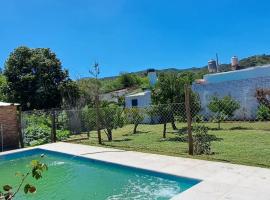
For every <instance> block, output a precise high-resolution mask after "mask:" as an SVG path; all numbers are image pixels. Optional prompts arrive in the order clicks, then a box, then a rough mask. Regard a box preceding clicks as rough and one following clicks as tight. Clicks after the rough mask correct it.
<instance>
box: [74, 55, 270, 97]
mask: <svg viewBox="0 0 270 200" xmlns="http://www.w3.org/2000/svg"><path fill="white" fill-rule="evenodd" d="M266 64H270V55H266V54H262V55H255V56H250V57H247V58H244V59H241V60H239V65H240V68H241V69H244V68H249V67H255V66H261V65H266ZM230 70H231V65H230V64H220V65H219V71H220V72H226V71H230ZM146 72H147V70H146V69H145V70H142V71H137V72H131V73H128V75H129V79H130V80H132V82H134V83H133V86H130V87H129V88H131V89H136V88H147V84H148V79H147V77H146V74H147V73H146ZM169 72H170V73H183V72H192V73H194V74H195V75H194V78H195V79H199V78H202V77H203V75H204V74H207V73H208V70H207V66H203V67H192V68H186V69H178V68H166V69H162V70H157V73H158V74H159V73H169ZM119 78H120V75H119V76H111V77H104V78H101V90H102V92H103V93H106V92H112V91H115V90H119V89H124V88H127V87H126V86H124V85H126V84H123V83H122V82H121V80H120V79H119ZM81 80H82V79H81ZM130 80H129V81H130ZM84 81H90V82H91V78H84ZM122 81H123V80H122ZM78 82H80V80H78ZM90 82H89V83H90Z"/></svg>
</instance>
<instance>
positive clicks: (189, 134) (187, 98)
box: [185, 84, 193, 155]
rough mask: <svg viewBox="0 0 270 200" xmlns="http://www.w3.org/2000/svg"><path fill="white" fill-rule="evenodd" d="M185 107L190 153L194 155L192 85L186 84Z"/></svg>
mask: <svg viewBox="0 0 270 200" xmlns="http://www.w3.org/2000/svg"><path fill="white" fill-rule="evenodd" d="M185 107H186V116H187V131H188V153H189V155H193V137H192V130H191V129H192V128H191V120H192V119H191V113H190V86H189V85H187V84H185Z"/></svg>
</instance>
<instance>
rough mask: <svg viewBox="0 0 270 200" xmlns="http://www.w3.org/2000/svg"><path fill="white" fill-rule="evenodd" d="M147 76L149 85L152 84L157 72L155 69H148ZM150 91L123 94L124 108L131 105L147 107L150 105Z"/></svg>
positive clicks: (154, 81) (155, 80) (154, 82)
mask: <svg viewBox="0 0 270 200" xmlns="http://www.w3.org/2000/svg"><path fill="white" fill-rule="evenodd" d="M147 76H148V79H149V83H150V86H154V85H155V84H156V82H157V73H156V70H155V69H148V70H147ZM151 103H152V100H151V91H150V90H145V91H142V92H137V93H133V94H129V95H126V96H125V106H126V108H131V107H147V106H149V105H151Z"/></svg>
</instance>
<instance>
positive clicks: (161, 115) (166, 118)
mask: <svg viewBox="0 0 270 200" xmlns="http://www.w3.org/2000/svg"><path fill="white" fill-rule="evenodd" d="M147 114H148V115H149V116H150V117H151V120H152V121H153V122H155V121H156V120H157V121H158V123H160V124H163V125H164V126H163V138H166V128H167V123H169V122H173V121H174V117H173V105H169V104H167V105H162V104H159V105H153V106H151V107H150V108H149V109H147Z"/></svg>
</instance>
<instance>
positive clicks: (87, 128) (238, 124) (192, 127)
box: [21, 90, 270, 154]
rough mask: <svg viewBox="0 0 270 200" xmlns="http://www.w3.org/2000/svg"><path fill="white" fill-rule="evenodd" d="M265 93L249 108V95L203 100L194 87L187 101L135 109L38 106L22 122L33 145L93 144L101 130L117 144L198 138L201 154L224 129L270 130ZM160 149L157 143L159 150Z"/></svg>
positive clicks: (143, 145) (208, 150) (207, 151)
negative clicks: (50, 108)
mask: <svg viewBox="0 0 270 200" xmlns="http://www.w3.org/2000/svg"><path fill="white" fill-rule="evenodd" d="M263 92H264V93H263ZM263 92H262V91H260V90H257V93H255V94H254V95H255V96H254V97H252V98H255V99H256V101H257V104H256V106H254V105H253V106H252V107H251V106H249V107H247V103H246V102H247V101H248V99H247V97H246V99H245V100H242V99H240V100H239V99H237V98H233V97H232V96H230V95H225V96H218V95H212V96H208V97H207V98H204V99H203V100H202V97H201V96H200V95H197V94H195V93H192V92H191V93H190V94H188V95H189V97H188V99H187V96H186V99H185V102H182V103H174V104H160V105H149V106H146V107H129V108H124V107H119V106H117V105H115V104H108V105H107V106H106V107H101V108H99V109H98V114H97V109H96V108H92V107H87V106H86V107H84V108H82V109H79V110H47V111H45V110H43V111H40V110H33V111H27V112H23V113H22V117H21V127H22V133H23V136H24V142H25V144H26V145H28V146H32V145H38V144H44V143H48V142H52V141H69V140H70V141H86V142H84V143H88V142H87V141H89V144H93V143H94V141H95V142H96V141H97V130H98V129H99V130H100V131H101V133H102V141H103V142H114V143H113V144H114V147H121V148H122V147H123V148H132V147H134V146H136V148H140V149H148V148H150V147H149V146H151V144H149V143H151V141H152V138H150V136H151V137H155V141H166V142H184V143H188V141H192V145H193V146H194V147H193V146H192V147H190V148H194V152H195V153H196V154H201V153H204V154H211V153H212V151H211V148H210V146H211V142H215V141H219V139H220V134H224V133H228V134H229V133H232V132H237V133H239V132H241V134H245V133H248V132H250V131H252V130H253V131H254V130H257V131H258V132H259V131H263V132H268V131H270V126H269V125H270V123H269V121H270V108H269V105H270V104H268V99H267V97H266V94H265V91H263ZM256 94H257V96H256ZM196 96H198V97H200V98H195V97H196ZM253 100H254V99H253ZM187 111H188V112H187ZM139 134H144V135H145V137H144V138H143V139H142V141H137V143H136V144H135V139H134V138H132V139H133V140H134V142H131V141H130V140H131V138H130V136H132V135H139ZM168 134H169V137H167V136H168ZM189 134H192V136H191V137H192V138H190V135H189ZM158 138H159V139H158ZM146 140H149V142H147V141H146ZM155 141H154V142H155ZM169 144H170V143H168V144H166V145H169ZM107 145H110V144H109V143H107ZM134 148H135V147H134ZM158 148H159V147H158V145H156V146H155V147H154V149H155V151H159V149H158ZM168 149H170V146H168ZM187 149H188V148H187Z"/></svg>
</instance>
